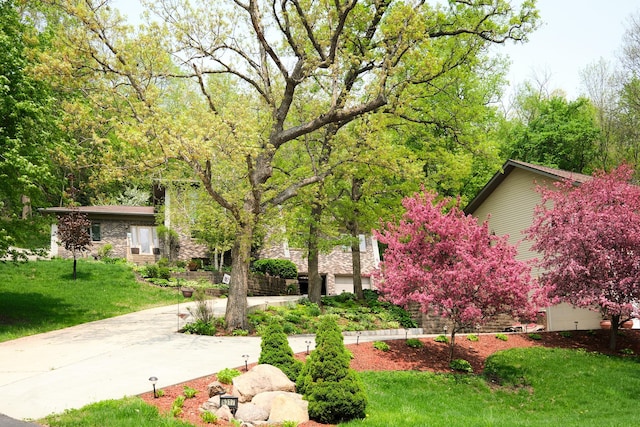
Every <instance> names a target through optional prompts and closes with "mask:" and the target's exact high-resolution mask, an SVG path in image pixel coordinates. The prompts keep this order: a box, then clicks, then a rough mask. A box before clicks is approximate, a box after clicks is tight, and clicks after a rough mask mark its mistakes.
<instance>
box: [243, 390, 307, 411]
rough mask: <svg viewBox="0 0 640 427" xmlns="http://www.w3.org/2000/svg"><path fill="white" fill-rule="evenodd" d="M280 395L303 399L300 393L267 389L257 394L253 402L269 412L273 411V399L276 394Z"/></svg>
mask: <svg viewBox="0 0 640 427" xmlns="http://www.w3.org/2000/svg"><path fill="white" fill-rule="evenodd" d="M280 395H287V396H290V397H292V398H294V399H298V400H302V395H301V394H298V393H291V392H287V391H265V392H263V393H258V394H256V395H255V396H254V397H253V399H251V403H253V404H254V405H258V406H260V407H261V408H263V409H264V410H265V411H267V412H271V405H272V404H273V399H275V397H276V396H280Z"/></svg>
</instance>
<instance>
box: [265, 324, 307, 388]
mask: <svg viewBox="0 0 640 427" xmlns="http://www.w3.org/2000/svg"><path fill="white" fill-rule="evenodd" d="M260 348H261V351H260V358H259V359H258V363H260V364H263V363H267V364H269V365H272V366H275V367H276V368H278V369H280V370H281V371H282V372H284V374H285V375H286V376H287V377H289V379H290V380H291V381H295V380H296V378H297V377H298V374H299V373H300V370H301V369H302V362H300V361H299V360H297V359H296V358H295V357H293V350H291V346H290V345H289V340H288V339H287V334H286V333H285V332H284V330H283V328H282V326H281V325H280V323H277V322H271V323H270V324H269V325H268V326H267V327H266V328H265V330H264V331H263V332H262V342H261V344H260Z"/></svg>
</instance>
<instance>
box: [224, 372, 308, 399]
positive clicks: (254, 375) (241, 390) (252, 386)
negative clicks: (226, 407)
mask: <svg viewBox="0 0 640 427" xmlns="http://www.w3.org/2000/svg"><path fill="white" fill-rule="evenodd" d="M295 390H296V385H295V383H294V382H293V381H291V380H290V379H289V378H287V376H286V375H285V374H284V373H283V372H282V371H281V370H280V369H278V368H276V367H275V366H271V365H267V364H262V365H257V366H254V367H253V368H251V370H249V372H247V373H245V374H242V375H240V376H237V377H235V378H234V379H233V394H234V395H235V396H237V397H238V399H239V401H240V402H241V403H244V402H250V401H251V399H253V397H254V396H255V395H256V394H259V393H264V392H267V391H288V392H295Z"/></svg>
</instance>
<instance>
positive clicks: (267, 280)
mask: <svg viewBox="0 0 640 427" xmlns="http://www.w3.org/2000/svg"><path fill="white" fill-rule="evenodd" d="M172 276H173V277H176V278H180V279H185V280H200V279H205V280H209V281H210V282H211V283H214V284H215V283H222V277H223V276H224V273H222V272H219V271H205V270H198V271H186V272H184V273H174V274H172ZM248 287H249V289H248V296H275V295H300V285H299V284H298V281H297V280H285V279H281V278H279V277H273V276H264V275H262V274H251V273H249V283H248ZM209 291H216V290H215V289H213V290H211V289H209V290H207V294H210V295H214V294H213V293H209ZM218 291H219V290H218Z"/></svg>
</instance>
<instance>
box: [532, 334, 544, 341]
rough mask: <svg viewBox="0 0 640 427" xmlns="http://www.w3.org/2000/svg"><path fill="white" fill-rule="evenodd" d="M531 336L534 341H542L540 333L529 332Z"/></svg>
mask: <svg viewBox="0 0 640 427" xmlns="http://www.w3.org/2000/svg"><path fill="white" fill-rule="evenodd" d="M529 338H531V339H532V340H534V341H540V340H541V339H542V335H540V334H529Z"/></svg>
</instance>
